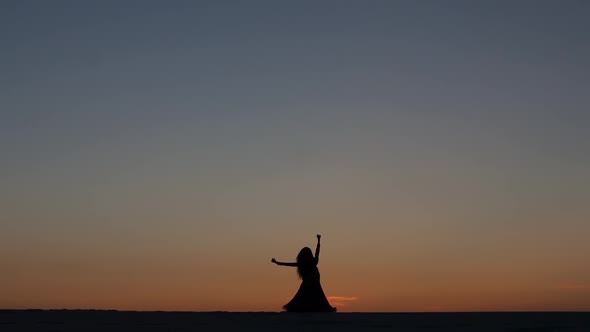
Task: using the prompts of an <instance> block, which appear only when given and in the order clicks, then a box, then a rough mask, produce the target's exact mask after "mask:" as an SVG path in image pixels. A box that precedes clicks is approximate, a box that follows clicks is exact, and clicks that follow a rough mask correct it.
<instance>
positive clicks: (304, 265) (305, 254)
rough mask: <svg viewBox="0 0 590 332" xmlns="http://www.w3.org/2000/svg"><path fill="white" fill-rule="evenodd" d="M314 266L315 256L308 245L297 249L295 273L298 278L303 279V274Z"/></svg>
mask: <svg viewBox="0 0 590 332" xmlns="http://www.w3.org/2000/svg"><path fill="white" fill-rule="evenodd" d="M314 267H315V258H314V257H313V253H312V252H311V249H309V247H305V248H303V249H301V251H299V254H298V255H297V274H299V278H301V279H303V276H304V275H305V274H307V273H308V272H309V271H311V270H313V268H314Z"/></svg>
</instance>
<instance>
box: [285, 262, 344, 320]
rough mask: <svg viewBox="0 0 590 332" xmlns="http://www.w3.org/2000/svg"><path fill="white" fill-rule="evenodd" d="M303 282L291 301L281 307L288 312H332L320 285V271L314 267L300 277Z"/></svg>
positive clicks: (332, 309)
mask: <svg viewBox="0 0 590 332" xmlns="http://www.w3.org/2000/svg"><path fill="white" fill-rule="evenodd" d="M301 277H302V279H303V281H302V282H301V286H299V290H298V291H297V293H296V294H295V296H294V297H293V299H292V300H291V301H290V302H289V303H287V304H285V305H284V306H283V309H285V310H286V311H289V312H334V311H336V308H334V307H332V306H331V305H330V302H328V299H327V298H326V295H325V294H324V290H323V289H322V285H321V283H320V271H319V270H318V268H317V266H314V268H313V269H311V270H310V271H309V272H307V273H305V274H304V275H302V276H301Z"/></svg>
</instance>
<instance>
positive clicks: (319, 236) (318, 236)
mask: <svg viewBox="0 0 590 332" xmlns="http://www.w3.org/2000/svg"><path fill="white" fill-rule="evenodd" d="M316 237H317V238H318V242H320V238H321V237H322V236H321V235H319V234H318V235H316Z"/></svg>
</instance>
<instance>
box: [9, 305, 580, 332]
mask: <svg viewBox="0 0 590 332" xmlns="http://www.w3.org/2000/svg"><path fill="white" fill-rule="evenodd" d="M0 331H2V332H12V331H26V332H29V331H48V332H49V331H52V332H58V331H59V332H66V331H217V332H221V331H279V332H288V331H340V332H343V331H344V332H345V331H426V332H431V331H453V332H457V331H458V332H461V331H469V332H478V331H479V332H485V331H507V332H555V331H566V332H574V331H580V332H582V331H584V332H589V331H590V313H324V314H320V313H317V314H293V313H230V312H210V313H191V312H124V311H94V310H49V311H42V310H23V311H21V310H0Z"/></svg>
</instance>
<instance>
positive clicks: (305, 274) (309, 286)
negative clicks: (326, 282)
mask: <svg viewBox="0 0 590 332" xmlns="http://www.w3.org/2000/svg"><path fill="white" fill-rule="evenodd" d="M317 238H318V244H317V247H316V249H315V257H313V254H312V253H311V249H309V247H305V248H303V249H301V251H299V254H298V255H297V262H296V263H283V262H277V261H276V260H275V259H274V258H273V259H272V260H271V261H272V262H273V263H275V264H277V265H282V266H292V267H297V273H298V274H299V277H300V278H301V286H299V290H298V291H297V294H295V296H294V297H293V299H292V300H291V301H290V302H289V303H287V304H285V305H284V306H283V309H285V310H286V311H288V312H334V311H336V308H334V307H332V306H331V305H330V303H329V302H328V299H327V298H326V295H325V294H324V290H323V289H322V285H321V284H320V271H319V270H318V267H317V265H318V262H319V260H320V238H321V235H319V234H318V235H317Z"/></svg>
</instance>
